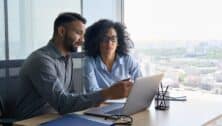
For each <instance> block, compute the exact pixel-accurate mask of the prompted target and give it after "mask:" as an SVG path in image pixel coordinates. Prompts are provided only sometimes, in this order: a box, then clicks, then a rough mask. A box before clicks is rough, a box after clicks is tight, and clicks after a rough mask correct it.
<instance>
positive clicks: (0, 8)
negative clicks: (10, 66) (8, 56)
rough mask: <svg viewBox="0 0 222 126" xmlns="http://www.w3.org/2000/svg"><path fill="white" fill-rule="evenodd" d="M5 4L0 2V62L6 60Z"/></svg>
mask: <svg viewBox="0 0 222 126" xmlns="http://www.w3.org/2000/svg"><path fill="white" fill-rule="evenodd" d="M4 20H5V19H4V2H3V0H0V36H1V37H0V60H4V59H5V21H4Z"/></svg>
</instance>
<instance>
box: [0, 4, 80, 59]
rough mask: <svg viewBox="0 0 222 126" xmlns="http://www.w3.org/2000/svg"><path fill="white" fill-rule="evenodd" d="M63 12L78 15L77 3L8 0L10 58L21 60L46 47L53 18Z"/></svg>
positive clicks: (51, 31) (50, 34)
mask: <svg viewBox="0 0 222 126" xmlns="http://www.w3.org/2000/svg"><path fill="white" fill-rule="evenodd" d="M66 11H72V12H78V13H80V12H81V2H80V0H65V1H61V0H22V1H21V0H8V25H9V57H10V59H24V58H26V57H27V56H28V55H29V54H30V53H31V52H32V51H34V50H35V49H37V48H40V47H41V46H44V45H46V44H47V43H48V41H49V39H50V38H51V37H52V34H53V23H54V20H55V18H56V16H57V15H58V14H59V13H62V12H66ZM1 17H2V16H1ZM1 30H2V29H1ZM1 47H4V46H1Z"/></svg>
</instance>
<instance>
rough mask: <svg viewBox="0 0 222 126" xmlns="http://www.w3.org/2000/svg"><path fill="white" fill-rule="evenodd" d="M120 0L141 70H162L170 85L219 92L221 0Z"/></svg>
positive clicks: (221, 89)
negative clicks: (123, 0)
mask: <svg viewBox="0 0 222 126" xmlns="http://www.w3.org/2000/svg"><path fill="white" fill-rule="evenodd" d="M124 4H125V5H124V8H125V11H124V12H125V13H124V15H125V17H124V19H125V23H126V25H127V27H128V29H129V33H130V34H131V37H132V39H133V40H134V42H135V46H136V52H138V54H137V55H139V56H137V57H139V58H140V60H141V62H140V63H141V64H142V65H141V66H143V69H142V70H146V71H148V70H150V69H151V72H152V71H153V72H164V73H165V79H164V81H163V82H164V84H166V85H170V86H171V87H174V88H182V89H186V90H195V91H196V90H197V91H201V92H208V93H213V94H222V79H221V78H222V32H221V29H222V17H221V11H222V8H221V6H220V5H221V1H220V0H213V1H212V0H204V1H202V0H195V1H193V0H179V1H178V0H167V1H164V0H146V1H139V2H138V1H134V0H125V3H124ZM148 65H149V66H150V67H146V66H148ZM145 73H146V72H145ZM147 73H148V72H147Z"/></svg>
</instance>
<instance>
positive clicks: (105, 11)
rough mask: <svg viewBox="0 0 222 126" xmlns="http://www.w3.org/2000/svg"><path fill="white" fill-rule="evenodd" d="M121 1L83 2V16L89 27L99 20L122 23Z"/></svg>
mask: <svg viewBox="0 0 222 126" xmlns="http://www.w3.org/2000/svg"><path fill="white" fill-rule="evenodd" d="M120 9H121V0H83V16H85V17H86V19H87V25H91V24H92V23H94V22H95V21H98V20H99V19H111V20H114V21H121V12H120V11H121V10H120Z"/></svg>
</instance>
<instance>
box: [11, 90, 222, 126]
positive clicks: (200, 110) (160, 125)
mask: <svg viewBox="0 0 222 126" xmlns="http://www.w3.org/2000/svg"><path fill="white" fill-rule="evenodd" d="M171 94H172V93H171ZM181 95H186V96H187V101H186V102H178V101H172V102H170V108H169V110H167V111H159V110H155V109H154V105H153V104H152V106H151V107H150V108H149V109H148V110H145V111H143V112H140V113H137V114H134V115H133V121H134V122H133V126H201V125H203V124H204V123H206V122H207V121H209V120H211V119H213V118H215V117H217V116H219V115H221V114H222V96H220V95H211V94H203V93H200V92H192V91H184V92H183V93H181ZM80 113H81V112H80ZM56 117H59V115H57V114H47V115H42V116H38V117H34V118H31V119H28V120H23V121H19V122H16V123H15V124H14V125H16V126H21V125H26V126H33V125H38V124H40V123H42V122H46V121H48V120H52V119H55V118H56Z"/></svg>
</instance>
